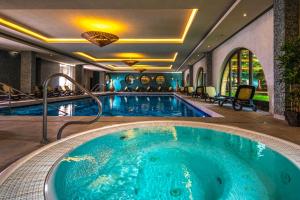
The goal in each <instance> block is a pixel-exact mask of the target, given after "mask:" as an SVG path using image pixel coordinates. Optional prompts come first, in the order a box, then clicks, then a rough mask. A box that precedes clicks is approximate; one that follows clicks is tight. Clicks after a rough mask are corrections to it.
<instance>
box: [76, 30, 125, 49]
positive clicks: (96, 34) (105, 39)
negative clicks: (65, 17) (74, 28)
mask: <svg viewBox="0 0 300 200" xmlns="http://www.w3.org/2000/svg"><path fill="white" fill-rule="evenodd" d="M81 37H83V38H84V39H86V40H88V41H89V42H91V43H93V44H95V45H97V46H100V47H104V46H106V45H109V44H111V43H113V42H116V41H118V40H119V37H118V36H116V35H114V34H111V33H106V32H101V31H88V32H84V33H82V34H81Z"/></svg>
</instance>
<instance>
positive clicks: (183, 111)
mask: <svg viewBox="0 0 300 200" xmlns="http://www.w3.org/2000/svg"><path fill="white" fill-rule="evenodd" d="M99 98H100V100H101V102H102V105H103V116H153V117H209V115H208V114H206V113H205V112H203V111H201V110H199V109H197V108H195V107H193V106H192V105H190V104H188V103H187V102H185V101H183V100H181V99H180V98H178V97H176V96H174V95H104V96H100V97H99ZM50 104H51V106H49V107H48V115H49V116H64V115H65V113H63V112H60V111H58V109H60V110H62V111H64V112H66V113H67V115H66V116H95V115H97V112H98V107H97V104H96V102H95V101H94V100H93V99H91V98H85V99H80V100H72V101H62V102H56V103H50ZM42 114H43V108H42V105H33V106H24V107H16V108H12V109H8V108H5V109H0V115H29V116H40V115H42Z"/></svg>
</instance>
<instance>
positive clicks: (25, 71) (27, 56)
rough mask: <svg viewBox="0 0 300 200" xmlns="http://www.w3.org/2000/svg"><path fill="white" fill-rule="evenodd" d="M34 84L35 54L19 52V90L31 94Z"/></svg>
mask: <svg viewBox="0 0 300 200" xmlns="http://www.w3.org/2000/svg"><path fill="white" fill-rule="evenodd" d="M35 84H36V54H35V52H32V51H24V52H21V67H20V89H21V91H23V92H25V93H31V92H32V91H33V90H34V86H35Z"/></svg>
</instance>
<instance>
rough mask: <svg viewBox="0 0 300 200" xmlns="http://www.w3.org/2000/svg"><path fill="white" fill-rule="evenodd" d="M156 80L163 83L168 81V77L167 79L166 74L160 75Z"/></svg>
mask: <svg viewBox="0 0 300 200" xmlns="http://www.w3.org/2000/svg"><path fill="white" fill-rule="evenodd" d="M155 81H156V84H158V85H162V84H164V83H165V82H166V79H165V76H163V75H159V76H157V77H156V80H155Z"/></svg>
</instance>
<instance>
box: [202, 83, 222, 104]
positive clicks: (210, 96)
mask: <svg viewBox="0 0 300 200" xmlns="http://www.w3.org/2000/svg"><path fill="white" fill-rule="evenodd" d="M218 98H219V95H218V94H217V91H216V88H215V87H213V86H208V87H205V97H204V99H205V101H207V100H209V102H211V103H215V102H216V101H218Z"/></svg>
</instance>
